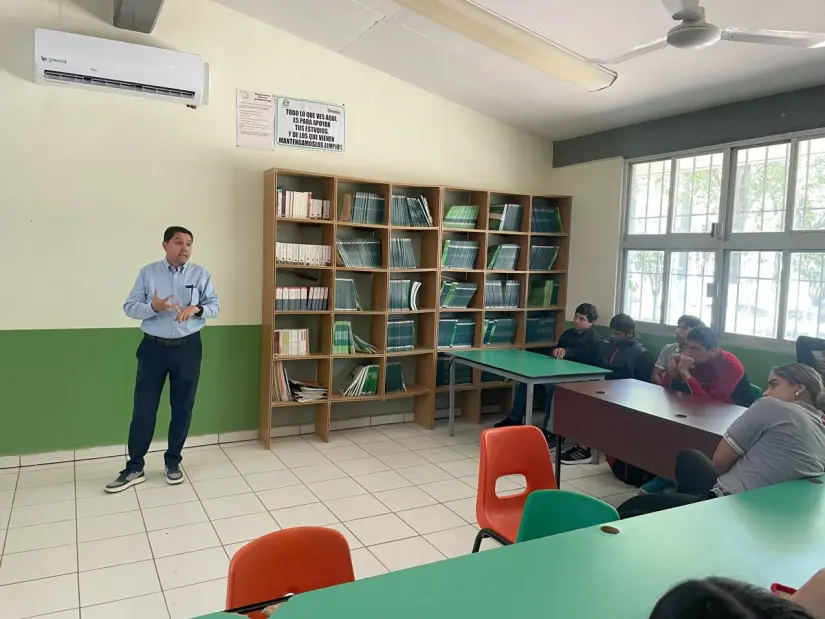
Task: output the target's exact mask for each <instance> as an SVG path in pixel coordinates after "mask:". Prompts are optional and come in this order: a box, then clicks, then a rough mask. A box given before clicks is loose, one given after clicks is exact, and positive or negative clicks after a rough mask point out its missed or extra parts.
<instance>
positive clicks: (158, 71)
mask: <svg viewBox="0 0 825 619" xmlns="http://www.w3.org/2000/svg"><path fill="white" fill-rule="evenodd" d="M34 61H35V81H36V82H37V83H39V84H52V85H61V86H73V87H79V88H86V89H91V90H100V91H109V92H119V93H122V94H131V95H135V96H139V97H146V98H150V99H160V100H162V101H172V102H175V103H183V104H185V105H188V106H190V107H198V106H199V105H201V103H203V100H204V95H205V93H204V90H205V87H206V70H205V65H204V61H203V58H201V57H200V56H197V55H195V54H186V53H182V52H174V51H170V50H166V49H160V48H157V47H147V46H145V45H134V44H132V43H123V42H122V41H111V40H109V39H98V38H95V37H87V36H83V35H79V34H72V33H69V32H58V31H55V30H44V29H37V30H35V33H34Z"/></svg>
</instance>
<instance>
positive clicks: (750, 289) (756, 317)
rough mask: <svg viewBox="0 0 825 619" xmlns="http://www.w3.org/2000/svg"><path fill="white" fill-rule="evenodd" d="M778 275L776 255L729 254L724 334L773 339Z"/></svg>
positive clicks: (778, 260)
mask: <svg viewBox="0 0 825 619" xmlns="http://www.w3.org/2000/svg"><path fill="white" fill-rule="evenodd" d="M781 272H782V254H781V253H780V252H771V251H734V252H731V254H730V271H729V274H728V297H727V311H726V312H725V316H726V318H725V331H727V332H728V333H739V334H741V335H757V336H760V337H776V317H777V305H778V304H779V278H780V274H781Z"/></svg>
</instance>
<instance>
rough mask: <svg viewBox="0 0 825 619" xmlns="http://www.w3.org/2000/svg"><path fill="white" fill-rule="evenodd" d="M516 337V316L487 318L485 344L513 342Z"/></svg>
mask: <svg viewBox="0 0 825 619" xmlns="http://www.w3.org/2000/svg"><path fill="white" fill-rule="evenodd" d="M515 338H516V319H515V318H489V319H487V318H485V319H484V346H500V345H503V344H512V343H513V340H514V339H515Z"/></svg>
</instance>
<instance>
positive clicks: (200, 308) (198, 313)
mask: <svg viewBox="0 0 825 619" xmlns="http://www.w3.org/2000/svg"><path fill="white" fill-rule="evenodd" d="M195 307H197V308H198V312H197V313H196V314H195V316H197V317H198V318H200V317H201V316H203V305H196V306H195Z"/></svg>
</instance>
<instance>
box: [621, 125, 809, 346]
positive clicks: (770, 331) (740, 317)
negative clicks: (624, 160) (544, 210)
mask: <svg viewBox="0 0 825 619" xmlns="http://www.w3.org/2000/svg"><path fill="white" fill-rule="evenodd" d="M629 166H630V167H629V173H628V175H627V178H628V187H627V210H626V217H627V220H626V227H625V234H624V237H623V240H622V269H623V270H622V273H623V278H622V285H621V287H620V293H621V307H622V311H624V312H626V313H628V314H630V315H631V316H633V317H634V318H635V319H636V320H637V321H639V322H640V323H642V324H641V325H640V328H641V329H642V330H643V331H644V330H647V331H652V332H661V333H664V332H670V331H671V326H672V325H675V324H676V321H677V320H678V319H679V316H682V315H683V314H690V315H694V316H698V317H699V318H701V319H702V321H703V322H704V323H705V324H707V325H709V326H711V327H712V328H713V329H714V330H715V331H716V332H717V333H718V334H719V336H720V337H721V338H722V339H723V340H730V341H734V342H738V343H740V344H747V343H748V342H753V343H757V342H758V341H762V342H763V343H764V344H766V345H769V346H772V345H773V344H771V341H774V342H783V341H784V342H793V340H795V339H796V338H797V337H799V336H800V335H808V336H812V337H825V135H818V136H811V135H805V136H789V137H787V138H785V139H774V140H765V141H763V143H757V142H751V143H747V144H737V145H730V146H723V147H719V148H718V149H716V150H714V151H704V152H695V153H684V154H679V155H678V156H670V157H661V158H658V159H656V160H649V161H638V162H630V164H629ZM788 345H789V344H788Z"/></svg>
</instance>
